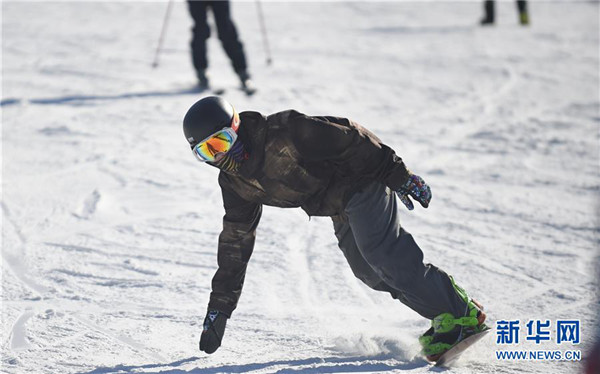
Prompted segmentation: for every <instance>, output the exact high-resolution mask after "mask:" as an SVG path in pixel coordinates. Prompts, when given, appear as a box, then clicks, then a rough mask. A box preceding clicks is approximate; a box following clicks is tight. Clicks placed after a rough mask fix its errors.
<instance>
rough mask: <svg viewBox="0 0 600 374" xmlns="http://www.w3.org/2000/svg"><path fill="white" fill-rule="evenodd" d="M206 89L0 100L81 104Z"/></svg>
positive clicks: (191, 92)
mask: <svg viewBox="0 0 600 374" xmlns="http://www.w3.org/2000/svg"><path fill="white" fill-rule="evenodd" d="M202 92H204V91H202V90H200V89H199V88H196V87H191V88H187V89H179V90H174V91H150V92H127V93H122V94H118V95H69V96H61V97H51V98H38V99H18V98H6V99H2V101H0V106H9V105H19V104H21V103H27V104H38V105H56V104H73V105H80V104H84V103H87V102H93V101H104V100H123V99H135V98H144V97H168V96H180V95H192V94H199V93H202Z"/></svg>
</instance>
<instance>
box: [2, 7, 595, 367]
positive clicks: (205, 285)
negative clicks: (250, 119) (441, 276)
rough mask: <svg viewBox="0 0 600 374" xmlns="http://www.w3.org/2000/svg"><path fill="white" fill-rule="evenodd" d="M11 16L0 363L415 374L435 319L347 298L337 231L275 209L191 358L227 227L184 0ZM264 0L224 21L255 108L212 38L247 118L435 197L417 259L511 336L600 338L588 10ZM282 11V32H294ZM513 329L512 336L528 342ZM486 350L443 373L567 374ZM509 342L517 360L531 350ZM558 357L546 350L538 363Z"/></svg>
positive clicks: (591, 19)
mask: <svg viewBox="0 0 600 374" xmlns="http://www.w3.org/2000/svg"><path fill="white" fill-rule="evenodd" d="M32 4H33V3H29V2H21V1H11V2H4V3H3V4H2V12H3V30H2V31H3V43H2V57H3V63H2V70H3V71H2V73H3V76H2V78H3V79H2V101H1V103H0V108H1V110H2V130H3V131H2V160H3V169H2V202H1V208H2V317H1V318H0V324H1V326H2V340H1V344H2V361H1V368H0V371H2V372H6V373H10V374H12V373H26V372H35V373H89V374H92V373H93V374H105V373H158V372H166V373H224V372H227V373H242V372H253V373H287V372H302V373H323V372H342V373H344V372H409V373H426V372H430V371H431V367H430V365H429V364H428V363H427V362H425V360H423V359H422V358H421V357H420V356H419V354H418V352H419V347H418V343H417V337H418V336H419V335H420V334H421V333H422V332H423V331H425V330H426V329H427V327H428V321H425V320H424V319H423V318H421V317H420V316H418V315H417V314H416V313H414V312H412V311H411V310H409V309H407V308H406V307H405V306H403V305H401V304H400V303H399V302H397V301H394V300H392V299H391V298H390V297H389V296H388V295H386V294H384V293H381V292H375V291H372V290H370V289H369V288H367V287H366V286H365V285H363V284H362V283H361V282H360V281H359V280H357V279H356V278H355V277H354V275H353V274H352V271H351V270H350V269H349V267H348V266H347V264H346V260H345V258H344V256H343V254H342V252H341V251H340V249H339V248H338V246H337V243H336V240H335V237H334V233H333V227H332V223H331V220H330V219H329V218H324V217H312V218H311V219H310V220H309V218H308V217H307V216H306V215H305V214H304V213H303V212H302V211H301V210H300V209H288V210H281V209H275V208H270V207H265V208H264V212H263V217H262V220H261V223H260V225H259V228H258V232H257V239H256V246H255V250H254V254H253V256H252V259H251V261H250V264H249V267H248V272H247V276H246V280H245V285H244V292H243V295H242V297H241V299H240V303H239V306H238V309H237V310H236V311H235V312H234V314H233V316H232V318H231V319H230V320H229V322H228V329H227V333H226V335H225V338H224V341H223V346H222V347H221V348H220V349H219V351H217V353H216V354H214V355H211V356H208V355H204V354H203V353H202V352H200V351H198V348H197V347H198V339H199V336H200V332H201V324H202V320H203V317H204V314H205V311H206V304H207V302H208V298H209V294H210V289H211V288H210V286H211V285H210V281H211V278H212V276H213V274H214V271H215V268H216V263H217V257H216V247H217V238H218V235H219V232H220V229H221V217H222V215H223V210H222V202H221V194H220V191H219V189H218V186H217V180H216V179H217V173H216V170H214V169H212V168H210V167H203V166H202V165H199V164H198V163H197V162H196V161H195V160H194V158H193V156H192V155H191V154H190V152H189V147H188V146H187V144H186V142H185V139H184V138H183V136H182V133H181V119H182V117H183V115H184V113H185V111H186V110H187V109H188V108H189V106H190V105H191V104H192V103H194V102H195V101H196V100H197V99H198V98H199V97H200V95H198V93H196V92H195V91H194V89H193V83H194V82H193V77H194V74H193V71H192V68H191V64H190V61H189V51H188V45H189V28H190V27H191V20H190V18H189V16H188V14H187V9H186V5H185V3H184V2H183V1H178V2H175V5H174V7H173V14H172V17H173V19H172V22H171V24H170V28H169V30H168V33H167V38H166V40H165V46H166V48H165V51H164V55H163V56H162V58H161V66H160V67H159V68H158V69H151V68H150V62H151V59H152V53H153V52H154V48H155V43H156V37H157V35H156V33H157V31H158V30H159V29H160V24H161V22H162V17H163V14H164V10H165V6H166V4H165V3H164V2H162V3H160V2H154V3H153V2H146V3H140V2H113V3H110V2H82V3H77V2H51V3H44V2H38V3H35V6H32ZM497 6H498V9H497V12H498V19H499V23H498V25H497V26H495V27H490V28H480V27H478V26H477V25H476V21H477V19H478V18H479V17H480V11H481V4H479V3H464V2H457V3H439V4H438V3H436V4H433V3H423V4H419V3H415V2H383V3H360V2H333V3H327V2H326V3H311V2H304V3H302V2H300V3H279V2H267V3H264V4H263V9H264V11H265V16H266V21H267V28H268V30H269V32H270V38H271V40H270V41H271V43H272V50H273V54H274V64H273V65H272V66H271V67H266V66H264V60H263V57H264V56H263V54H262V53H263V50H262V40H261V39H260V29H259V24H258V22H257V21H256V22H255V20H253V19H252V16H251V15H253V14H255V12H256V9H255V8H254V7H255V4H254V3H252V2H249V3H246V2H234V4H233V6H232V7H233V14H234V18H235V19H236V20H237V21H238V22H237V24H238V28H239V31H240V35H241V37H242V39H243V41H244V45H245V48H246V50H247V52H248V58H249V61H250V67H251V71H252V73H253V76H254V79H255V80H256V83H257V86H258V88H259V91H258V92H257V93H256V95H254V96H253V97H251V98H249V97H246V96H245V95H244V94H243V93H241V92H239V91H238V90H236V89H233V87H234V86H235V85H237V82H236V80H235V76H234V74H233V72H232V71H231V69H230V66H229V65H230V64H229V62H228V60H227V58H226V57H225V55H224V54H223V53H222V51H221V47H220V45H219V43H218V39H217V38H215V37H213V38H211V40H210V41H209V50H210V74H211V80H212V81H213V82H214V84H215V85H218V86H219V87H221V86H222V87H226V88H228V90H227V97H226V98H227V99H228V100H230V101H231V102H232V103H234V104H235V106H236V108H237V109H238V110H240V111H243V110H257V111H261V112H263V113H272V112H275V111H279V110H284V109H289V108H294V109H297V110H300V111H303V112H305V113H308V114H314V115H324V114H328V115H339V116H347V117H350V118H352V119H354V120H356V121H357V122H359V123H361V124H363V125H364V126H366V127H368V128H369V129H371V130H372V131H373V132H375V133H376V134H377V135H378V136H379V137H380V138H381V139H382V140H383V141H384V142H385V143H386V144H388V145H390V146H391V147H393V148H394V149H395V150H396V151H397V153H398V154H399V155H400V156H401V157H402V158H403V159H404V160H405V162H406V163H407V164H408V166H409V167H410V168H411V169H412V170H413V171H414V172H415V173H417V174H420V175H422V176H423V177H424V178H425V180H426V181H427V182H428V183H429V184H430V185H431V187H432V190H433V200H432V204H431V206H430V208H429V209H428V210H423V209H420V208H417V209H416V210H415V211H414V212H408V211H403V212H402V213H401V221H402V224H403V225H404V227H405V228H406V229H407V230H408V231H409V232H411V233H412V234H413V235H414V237H415V239H416V240H417V242H418V243H419V245H420V246H421V247H422V248H423V250H424V252H425V260H426V261H429V262H432V263H434V264H436V265H438V266H440V267H442V268H444V269H445V270H446V271H448V272H449V273H451V274H452V275H454V277H455V278H456V280H457V281H458V282H459V283H460V284H461V285H463V286H464V287H465V288H466V289H467V290H468V291H469V292H470V293H471V294H472V296H474V297H475V298H476V299H478V300H479V301H481V302H482V303H483V304H484V305H485V306H486V310H487V312H488V315H489V318H490V321H491V322H492V323H493V321H495V320H501V319H520V320H521V321H527V320H528V319H550V320H553V321H554V320H556V319H558V318H578V319H580V320H581V321H582V322H581V323H582V326H583V327H582V343H581V345H579V346H577V347H576V348H577V349H580V350H582V351H584V352H585V351H586V349H587V348H588V347H589V345H590V343H591V341H592V340H593V338H594V336H593V335H594V332H593V331H595V330H596V329H594V328H593V326H597V325H598V315H597V314H596V313H597V310H598V304H597V301H596V299H595V297H596V295H597V293H598V282H597V274H596V271H597V268H598V255H599V253H598V246H599V244H600V241H599V236H598V234H599V232H600V230H599V218H598V207H599V205H598V204H599V203H598V192H599V191H600V177H599V167H598V165H599V164H598V157H599V155H600V150H599V144H600V131H599V128H598V126H599V125H600V100H599V98H598V92H599V73H598V70H599V69H598V67H599V61H598V60H599V57H598V56H599V50H598V45H599V36H598V35H599V26H598V11H599V7H598V3H597V2H575V3H573V2H568V3H567V2H551V3H548V2H539V3H538V2H533V3H531V4H530V7H531V16H532V25H531V26H530V27H528V28H522V27H519V26H518V25H516V23H515V19H514V18H515V17H514V13H515V10H514V4H513V3H511V2H507V3H504V2H499V3H498V4H497ZM292 15H293V16H292ZM522 328H525V327H524V326H522ZM495 343H496V342H495V339H494V337H492V338H489V339H486V340H484V341H482V342H481V343H480V344H478V345H477V346H474V347H473V348H472V349H471V350H470V351H468V352H466V353H465V355H464V357H463V359H461V361H460V362H459V364H458V366H457V367H456V368H454V369H452V370H451V372H452V373H507V374H516V373H567V372H577V370H578V369H579V367H580V366H579V364H577V363H572V362H533V361H528V362H510V361H498V360H496V358H495V357H494V354H493V352H494V351H495V350H497V349H498V345H496V344H495ZM536 348H537V347H536V346H535V345H534V344H533V343H531V342H523V343H522V344H521V345H520V346H519V349H536ZM542 348H543V349H555V348H556V346H554V345H548V346H543V347H542Z"/></svg>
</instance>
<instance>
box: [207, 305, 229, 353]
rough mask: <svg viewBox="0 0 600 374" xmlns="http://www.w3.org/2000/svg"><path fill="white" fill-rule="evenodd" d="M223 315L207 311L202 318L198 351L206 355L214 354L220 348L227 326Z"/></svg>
mask: <svg viewBox="0 0 600 374" xmlns="http://www.w3.org/2000/svg"><path fill="white" fill-rule="evenodd" d="M227 318H229V317H228V316H227V315H226V314H225V313H222V312H219V311H217V310H209V311H208V313H206V318H204V328H203V329H202V336H201V337H200V350H201V351H204V352H206V353H208V354H211V353H214V352H215V351H216V350H217V348H219V347H220V346H221V340H222V339H223V334H225V325H226V324H227Z"/></svg>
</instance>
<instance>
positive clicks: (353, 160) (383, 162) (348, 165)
mask: <svg viewBox="0 0 600 374" xmlns="http://www.w3.org/2000/svg"><path fill="white" fill-rule="evenodd" d="M240 118H241V125H240V130H239V131H240V134H239V138H240V140H241V141H242V142H243V143H244V145H245V146H246V147H247V149H248V150H249V153H250V157H249V159H247V160H246V161H244V163H243V164H242V166H241V168H240V170H239V172H238V173H236V174H235V175H232V174H227V173H225V172H221V173H220V174H219V185H220V186H221V191H222V193H223V204H224V207H225V217H224V218H223V231H222V232H221V235H220V236H219V252H218V256H217V261H218V265H219V268H218V270H217V272H216V274H215V276H214V278H213V281H212V293H211V295H210V303H209V306H208V307H209V309H216V310H219V311H221V312H224V313H226V314H228V315H231V313H232V312H233V310H234V309H235V308H236V305H237V302H238V299H239V297H240V294H241V291H242V285H243V283H244V277H245V274H246V266H247V264H248V260H249V259H250V255H251V254H252V250H253V248H254V239H255V234H256V227H257V225H258V222H259V220H260V216H261V213H262V205H263V204H266V205H271V206H277V207H282V208H291V207H301V208H302V209H303V210H304V211H305V212H306V213H308V215H310V216H335V215H338V214H342V213H343V210H344V206H345V205H346V203H347V202H348V200H349V199H350V198H351V197H352V194H353V193H355V192H356V191H358V190H360V189H361V188H363V187H365V186H366V185H368V184H369V183H371V182H373V181H379V182H381V183H384V184H385V185H387V186H388V187H390V188H391V189H392V190H398V189H399V188H400V186H401V185H402V184H403V183H404V182H405V181H406V180H407V178H408V170H407V169H406V167H405V165H404V163H403V162H402V160H401V159H400V158H399V157H398V156H396V154H395V153H394V151H393V150H392V149H391V148H389V147H388V146H386V145H384V144H382V143H381V141H380V140H379V139H378V138H377V137H376V136H375V135H373V134H372V133H371V132H369V131H368V130H366V129H365V128H363V127H361V126H360V125H358V124H356V123H354V122H352V121H350V120H348V119H345V118H338V117H309V116H306V115H304V114H302V113H299V112H296V111H294V110H288V111H284V112H279V113H275V114H272V115H270V116H268V117H264V116H263V115H261V114H260V113H256V112H242V113H240Z"/></svg>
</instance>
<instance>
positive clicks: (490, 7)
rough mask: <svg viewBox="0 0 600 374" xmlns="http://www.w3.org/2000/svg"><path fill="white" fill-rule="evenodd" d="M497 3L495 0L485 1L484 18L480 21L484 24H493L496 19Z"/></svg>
mask: <svg viewBox="0 0 600 374" xmlns="http://www.w3.org/2000/svg"><path fill="white" fill-rule="evenodd" d="M495 16H496V5H495V4H494V1H493V0H485V1H484V2H483V18H482V19H481V21H480V23H481V24H482V25H484V26H485V25H493V24H494V22H495V21H496V17H495Z"/></svg>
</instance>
